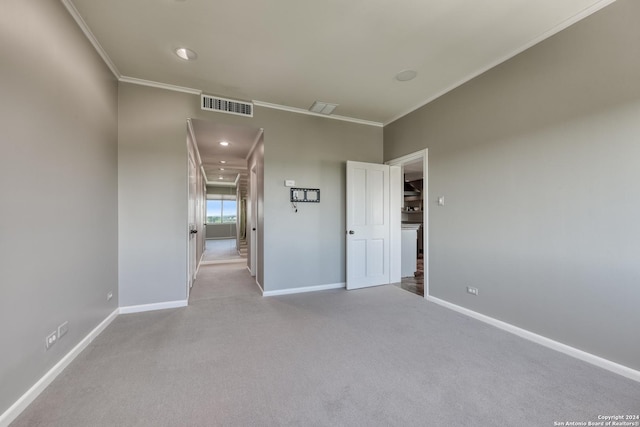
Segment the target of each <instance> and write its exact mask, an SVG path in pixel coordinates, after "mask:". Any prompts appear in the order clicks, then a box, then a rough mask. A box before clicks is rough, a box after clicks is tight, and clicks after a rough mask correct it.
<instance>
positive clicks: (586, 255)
mask: <svg viewBox="0 0 640 427" xmlns="http://www.w3.org/2000/svg"><path fill="white" fill-rule="evenodd" d="M638 16H640V2H637V1H633V0H619V1H618V2H616V3H614V4H612V5H611V6H608V7H606V8H605V9H603V10H601V11H600V12H598V13H596V14H595V15H592V16H591V17H589V18H587V19H585V20H584V21H581V22H579V23H578V24H576V25H574V26H572V27H570V28H569V29H567V30H565V31H563V32H561V33H559V34H557V35H556V36H554V37H552V38H551V39H548V40H547V41H545V42H543V43H540V44H539V45H537V46H535V47H534V48H532V49H530V50H528V51H526V52H524V53H523V54H521V55H519V56H517V57H515V58H514V59H512V60H510V61H508V62H507V63H504V64H502V65H500V66H498V67H496V68H495V69H493V70H491V71H489V72H487V73H485V74H484V75H482V76H480V77H478V78H476V79H474V80H472V81H471V82H469V83H467V84H465V85H464V86H462V87H460V88H458V89H456V90H454V91H453V92H451V93H449V94H447V95H445V96H443V97H441V98H439V99H438V100H436V101H434V102H433V103H431V104H429V105H427V106H425V107H423V108H421V109H420V110H417V111H415V112H414V113H412V114H410V115H408V116H405V117H404V118H402V119H400V120H398V121H396V122H394V123H392V124H390V125H388V126H386V127H385V132H384V138H385V147H384V150H385V159H386V160H389V159H393V158H396V157H399V156H401V155H404V154H408V153H411V152H414V151H417V150H419V149H422V148H425V147H428V148H429V195H430V199H431V200H430V202H429V227H430V241H429V245H430V259H429V261H430V264H429V265H430V271H429V280H430V286H431V289H430V292H431V295H433V296H435V297H438V298H441V299H444V300H447V301H450V302H452V303H455V304H458V305H461V306H464V307H467V308H469V309H471V310H474V311H477V312H480V313H483V314H486V315H489V316H491V317H494V318H497V319H500V320H503V321H506V322H508V323H511V324H514V325H516V326H519V327H522V328H525V329H528V330H530V331H533V332H536V333H538V334H541V335H543V336H546V337H549V338H552V339H554V340H557V341H560V342H563V343H565V344H568V345H571V346H573V347H577V348H579V349H582V350H585V351H587V352H590V353H593V354H596V355H599V356H601V357H604V358H607V359H610V360H612V361H615V362H618V363H621V364H624V365H626V366H629V367H631V368H634V369H640V340H639V339H638V325H640V310H639V309H638V303H639V302H640V262H638V261H639V258H638V256H639V254H640V226H639V225H638V224H639V221H638V218H640V167H639V164H640V163H639V161H638V159H640V143H639V142H638V138H639V136H640V119H639V117H640V78H639V77H638V76H640V56H639V55H638V54H637V49H638V46H639V45H640V26H638V23H637V17H638ZM438 196H444V197H445V203H446V204H445V206H443V207H439V206H436V204H435V203H434V200H435V199H436V198H437V197H438ZM466 286H475V287H478V288H479V290H480V293H479V296H477V297H474V296H472V295H469V294H466V293H465V287H466Z"/></svg>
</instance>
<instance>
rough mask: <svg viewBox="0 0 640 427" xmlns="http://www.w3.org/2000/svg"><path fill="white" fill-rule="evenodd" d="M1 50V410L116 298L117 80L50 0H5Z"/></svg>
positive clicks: (0, 25)
mask: <svg viewBox="0 0 640 427" xmlns="http://www.w3.org/2000/svg"><path fill="white" fill-rule="evenodd" d="M0 57H2V60H1V61H0V76H1V77H0V128H2V136H1V137H0V138H1V140H0V336H1V337H2V344H1V345H0V346H1V347H2V350H1V351H0V414H2V413H4V412H5V410H6V409H7V408H8V407H9V406H10V405H12V404H13V403H14V402H15V401H16V400H17V399H18V398H19V397H20V396H21V395H22V394H24V393H25V392H26V391H27V390H28V389H29V388H30V387H31V386H32V385H34V384H35V382H36V381H38V380H39V379H40V378H41V377H42V376H43V375H44V374H45V373H46V372H47V371H48V370H49V369H51V368H52V367H53V366H54V365H55V364H56V363H57V362H58V361H59V360H60V359H61V358H62V357H63V356H64V355H65V354H67V353H68V352H69V351H70V350H71V349H72V348H73V347H74V346H75V345H76V344H78V343H79V342H80V340H81V339H82V338H84V337H85V336H86V335H87V334H88V333H89V332H90V331H91V330H92V329H93V328H95V327H96V326H97V325H98V324H99V323H100V322H101V321H102V320H104V319H105V318H106V317H107V316H108V315H109V314H110V313H112V312H113V311H114V310H115V309H116V307H117V301H118V294H117V292H118V289H117V267H118V266H117V189H116V185H117V165H116V161H117V152H116V150H117V121H116V119H117V112H116V108H117V82H116V80H115V78H114V77H113V75H112V74H111V73H110V71H109V70H108V68H107V67H106V66H105V65H104V63H103V61H102V60H101V59H100V57H99V56H98V55H97V54H96V52H95V50H94V49H93V47H92V46H91V45H90V44H89V42H88V41H87V39H86V38H85V36H84V35H83V34H82V32H81V31H80V30H79V29H78V26H77V25H76V23H75V22H74V21H73V19H72V18H71V16H70V15H69V14H68V12H67V11H66V9H64V7H63V6H62V3H61V2H58V1H22V0H5V1H3V2H2V13H0ZM108 292H113V299H112V300H111V301H109V302H107V300H106V296H107V293H108ZM64 321H69V332H68V334H67V335H65V336H64V337H63V338H62V339H61V340H60V341H58V342H57V343H56V344H55V345H54V346H53V347H51V348H50V349H49V350H48V351H46V352H45V347H44V342H45V336H47V335H48V334H50V333H51V332H53V331H54V330H55V329H56V328H57V326H58V325H60V324H61V323H63V322H64Z"/></svg>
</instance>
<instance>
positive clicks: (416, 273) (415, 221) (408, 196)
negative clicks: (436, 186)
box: [387, 149, 429, 297]
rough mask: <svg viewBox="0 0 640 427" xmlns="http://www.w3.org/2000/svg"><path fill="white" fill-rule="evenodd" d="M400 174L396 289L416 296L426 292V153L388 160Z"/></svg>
mask: <svg viewBox="0 0 640 427" xmlns="http://www.w3.org/2000/svg"><path fill="white" fill-rule="evenodd" d="M387 164H389V165H392V166H400V167H401V170H402V172H401V174H402V183H401V185H402V188H401V191H402V201H401V206H402V211H401V215H400V221H401V230H402V231H401V268H400V273H401V274H400V275H401V278H402V279H401V282H400V283H398V284H397V286H399V287H401V288H402V289H405V290H407V291H409V292H412V293H414V294H417V295H420V296H423V297H424V296H426V295H428V294H429V292H428V282H429V280H428V240H427V236H428V185H427V176H428V174H427V164H428V163H427V150H426V149H425V150H421V151H418V152H416V153H413V154H409V155H407V156H404V157H401V158H398V159H394V160H391V161H388V162H387Z"/></svg>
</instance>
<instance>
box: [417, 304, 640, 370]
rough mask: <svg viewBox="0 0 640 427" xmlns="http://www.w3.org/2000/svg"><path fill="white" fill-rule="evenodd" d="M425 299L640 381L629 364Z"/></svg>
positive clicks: (454, 306)
mask: <svg viewBox="0 0 640 427" xmlns="http://www.w3.org/2000/svg"><path fill="white" fill-rule="evenodd" d="M425 299H426V300H427V301H430V302H433V303H435V304H438V305H441V306H443V307H446V308H448V309H451V310H454V311H457V312H458V313H462V314H465V315H467V316H469V317H473V318H474V319H477V320H480V321H481V322H485V323H488V324H490V325H492V326H495V327H496V328H500V329H502V330H504V331H507V332H511V333H512V334H514V335H517V336H519V337H521V338H524V339H526V340H529V341H533V342H534V343H536V344H540V345H543V346H545V347H548V348H550V349H552V350H556V351H559V352H561V353H564V354H566V355H568V356H571V357H575V358H576V359H580V360H582V361H584V362H587V363H590V364H592V365H595V366H597V367H599V368H602V369H606V370H607V371H611V372H614V373H616V374H618V375H622V376H623V377H627V378H629V379H632V380H634V381H638V382H640V371H637V370H635V369H632V368H629V367H628V366H624V365H621V364H619V363H616V362H612V361H611V360H607V359H603V358H602V357H600V356H596V355H594V354H591V353H587V352H586V351H582V350H579V349H577V348H574V347H571V346H568V345H566V344H562V343H560V342H558V341H554V340H552V339H550V338H547V337H543V336H542V335H538V334H536V333H533V332H530V331H527V330H526V329H522V328H519V327H517V326H514V325H512V324H510V323H506V322H503V321H501V320H498V319H494V318H493V317H489V316H485V315H484V314H480V313H478V312H476V311H473V310H469V309H468V308H464V307H461V306H459V305H456V304H452V303H450V302H447V301H445V300H441V299H439V298H435V297H432V296H426V297H425Z"/></svg>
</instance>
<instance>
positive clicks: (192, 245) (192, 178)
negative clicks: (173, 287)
mask: <svg viewBox="0 0 640 427" xmlns="http://www.w3.org/2000/svg"><path fill="white" fill-rule="evenodd" d="M188 157H189V199H188V216H189V224H188V230H187V233H189V243H188V245H189V279H188V281H189V283H188V287H187V295H188V292H189V289H190V288H191V286H193V281H194V280H195V275H196V269H197V266H198V261H197V239H196V233H197V232H198V226H197V177H196V164H195V160H194V159H193V156H192V155H191V153H190V154H189V156H188Z"/></svg>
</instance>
